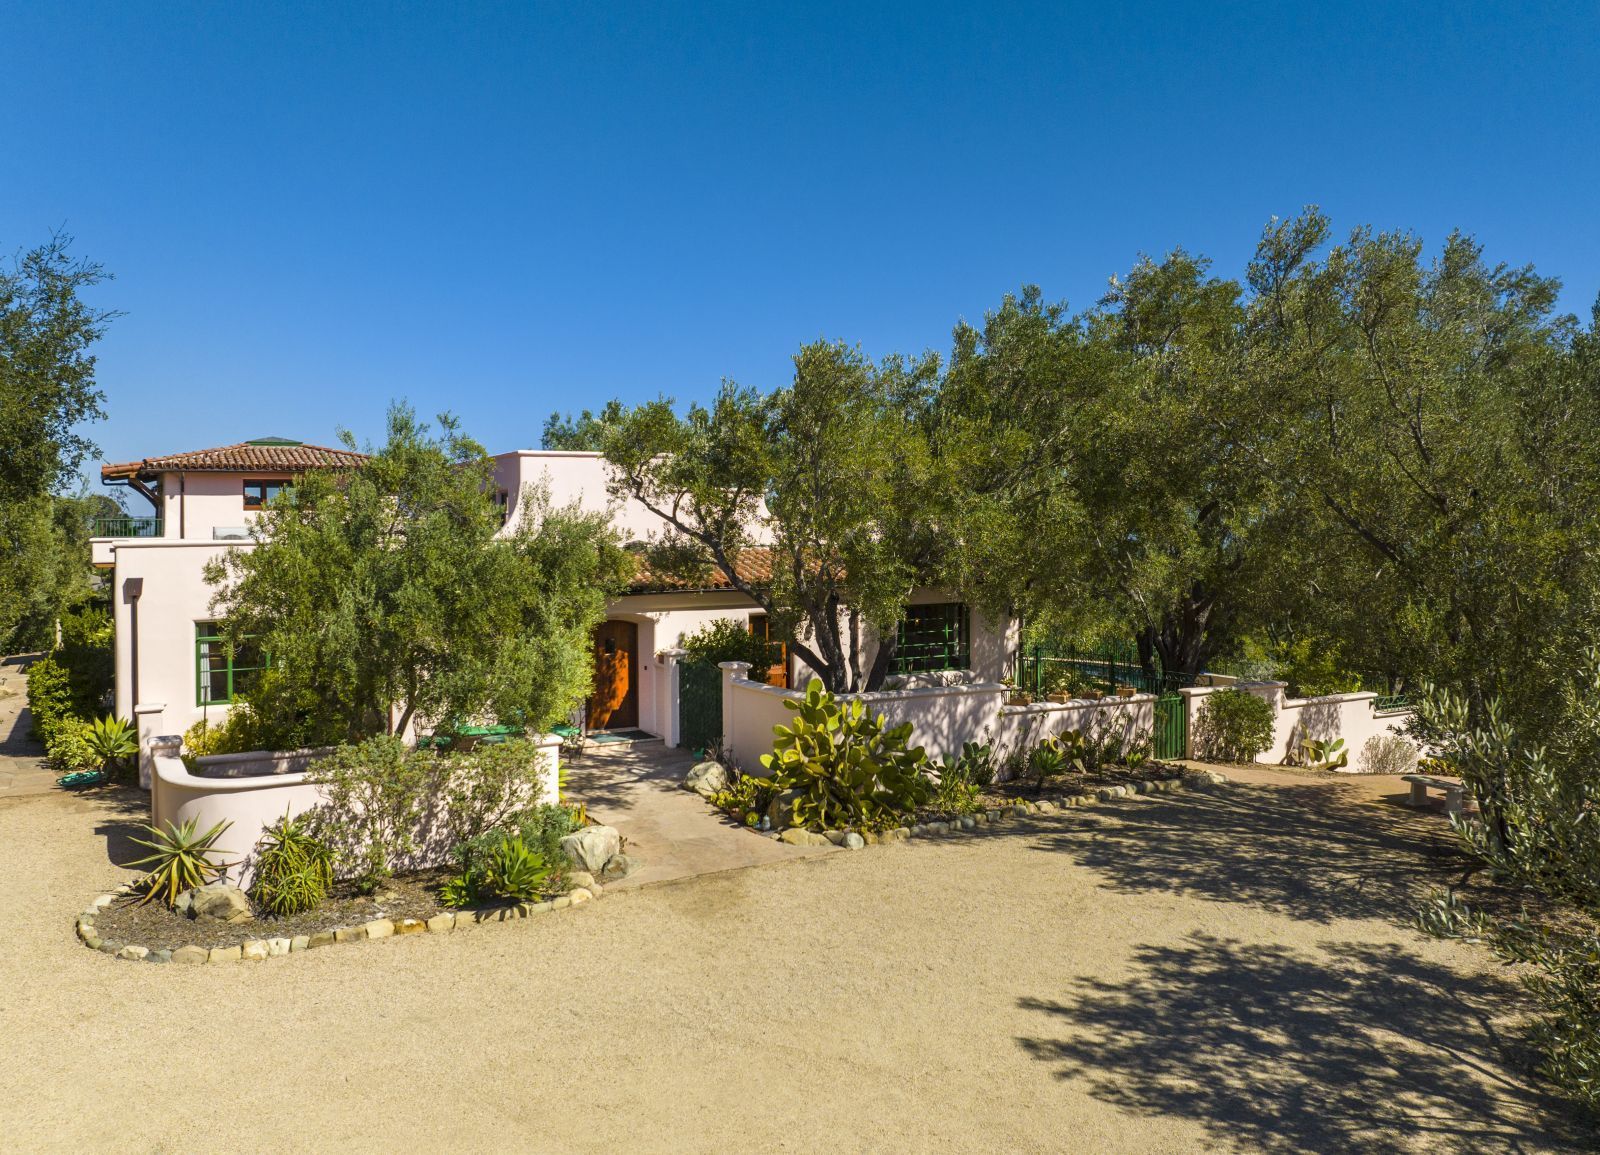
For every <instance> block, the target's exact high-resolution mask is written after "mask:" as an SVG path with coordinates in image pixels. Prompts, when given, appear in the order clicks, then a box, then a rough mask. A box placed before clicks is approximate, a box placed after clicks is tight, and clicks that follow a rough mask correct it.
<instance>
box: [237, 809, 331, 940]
mask: <svg viewBox="0 0 1600 1155" xmlns="http://www.w3.org/2000/svg"><path fill="white" fill-rule="evenodd" d="M332 889H333V851H331V850H329V849H328V847H327V846H326V845H324V844H323V842H322V841H321V840H320V839H318V838H317V837H315V836H314V835H313V834H312V833H311V827H310V823H309V821H308V820H307V819H306V818H305V817H303V816H302V817H299V818H290V817H289V816H288V815H287V814H286V815H284V816H283V817H282V818H280V819H278V821H276V822H274V823H273V824H272V825H271V826H269V827H267V829H266V832H265V833H264V834H263V835H262V837H261V841H260V842H258V843H257V844H256V863H255V876H254V878H253V879H252V880H251V883H250V897H251V898H252V899H254V900H255V902H256V905H257V906H259V907H261V908H262V909H263V910H265V911H267V912H268V913H270V914H275V915H278V916H280V917H282V916H284V915H291V914H302V913H304V912H305V911H308V910H315V909H316V908H317V907H318V906H320V905H322V903H323V901H324V900H325V899H326V898H327V897H328V892H329V891H331V890H332Z"/></svg>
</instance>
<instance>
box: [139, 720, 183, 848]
mask: <svg viewBox="0 0 1600 1155" xmlns="http://www.w3.org/2000/svg"><path fill="white" fill-rule="evenodd" d="M144 749H145V750H148V751H149V755H148V756H149V759H150V824H151V825H152V826H161V825H162V824H163V823H164V822H171V821H172V820H173V818H175V817H176V815H175V813H174V812H173V810H172V808H171V807H170V806H168V805H167V804H166V800H165V799H163V798H162V797H161V775H159V774H157V773H156V772H155V764H156V759H158V758H177V757H178V756H179V755H180V754H182V753H183V737H182V735H179V734H155V735H152V736H151V738H150V741H149V742H147V743H145V744H144ZM142 762H143V759H142V758H141V763H142Z"/></svg>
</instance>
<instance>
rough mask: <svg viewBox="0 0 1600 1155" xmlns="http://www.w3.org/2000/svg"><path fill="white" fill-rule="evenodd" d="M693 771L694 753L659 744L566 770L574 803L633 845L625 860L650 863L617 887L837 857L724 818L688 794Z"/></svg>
mask: <svg viewBox="0 0 1600 1155" xmlns="http://www.w3.org/2000/svg"><path fill="white" fill-rule="evenodd" d="M693 765H694V759H693V758H691V757H690V756H689V753H688V751H686V750H678V749H673V748H668V747H667V746H665V745H663V744H662V743H661V742H659V741H655V742H635V743H631V744H624V743H617V744H615V745H610V746H599V747H595V746H591V747H590V748H589V749H588V750H586V751H584V754H583V757H581V758H580V759H578V761H577V762H576V763H574V764H571V765H569V766H568V767H567V795H568V797H569V798H571V799H573V800H574V801H582V802H584V803H586V804H587V805H588V807H589V816H590V817H591V818H593V819H594V820H595V821H596V822H603V823H605V824H606V825H607V826H615V827H616V828H617V829H618V830H619V831H621V832H622V836H623V838H625V839H626V840H627V845H626V846H625V847H624V851H625V853H627V854H628V855H629V857H634V858H638V859H640V860H642V861H643V863H644V866H643V867H642V868H641V869H639V870H636V871H635V872H634V873H633V874H631V875H629V876H628V877H627V878H626V879H625V880H623V881H622V882H619V883H617V884H616V885H617V886H618V887H635V886H644V885H648V884H649V883H652V882H666V881H669V880H671V879H678V878H693V877H695V876H696V875H701V874H714V873H716V872H718V871H722V870H737V869H739V868H741V867H745V866H759V865H761V864H762V863H767V862H784V861H788V860H789V859H794V858H806V857H810V856H813V855H818V854H828V853H830V852H832V851H833V850H834V849H835V848H834V847H832V846H828V847H801V846H788V845H786V844H784V843H782V842H778V841H776V840H775V839H772V838H767V837H763V836H762V835H760V834H757V833H755V832H754V831H751V830H746V829H745V828H743V827H741V826H738V825H736V824H735V823H733V822H732V821H731V820H729V819H727V818H725V817H723V816H722V815H719V814H718V813H717V812H716V811H714V810H712V809H711V807H710V806H708V805H706V803H705V801H704V800H703V799H701V798H700V796H699V795H697V794H692V793H690V792H689V791H687V790H685V789H684V788H683V778H684V775H685V774H687V773H688V772H689V768H690V767H691V766H693ZM606 889H607V890H610V889H612V888H611V887H610V886H608V887H607V888H606Z"/></svg>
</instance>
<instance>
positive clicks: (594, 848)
mask: <svg viewBox="0 0 1600 1155" xmlns="http://www.w3.org/2000/svg"><path fill="white" fill-rule="evenodd" d="M561 852H562V853H563V854H565V855H566V856H567V858H568V860H569V861H570V862H571V863H572V865H573V866H575V867H577V868H578V869H579V870H587V871H588V872H589V873H590V874H598V873H600V872H601V871H603V870H604V869H605V865H606V863H607V862H609V861H610V860H611V857H612V856H613V855H616V854H621V853H622V835H620V834H618V833H617V831H616V828H615V827H612V826H585V827H584V828H583V829H582V830H577V831H574V832H573V833H571V834H569V835H567V836H566V837H565V838H563V839H562V840H561Z"/></svg>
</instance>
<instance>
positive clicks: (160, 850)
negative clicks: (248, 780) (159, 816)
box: [128, 818, 234, 906]
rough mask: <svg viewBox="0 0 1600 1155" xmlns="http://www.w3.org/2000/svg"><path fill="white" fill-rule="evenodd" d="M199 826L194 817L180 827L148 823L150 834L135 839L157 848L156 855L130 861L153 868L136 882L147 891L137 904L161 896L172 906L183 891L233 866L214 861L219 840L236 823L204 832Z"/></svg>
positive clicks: (205, 881)
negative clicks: (201, 831)
mask: <svg viewBox="0 0 1600 1155" xmlns="http://www.w3.org/2000/svg"><path fill="white" fill-rule="evenodd" d="M198 825H199V819H196V818H191V819H189V821H187V822H185V823H183V824H182V825H179V826H174V825H173V824H172V823H171V822H168V823H167V828H166V829H165V830H161V829H159V828H158V827H155V826H146V827H145V830H147V831H148V832H149V833H150V837H149V838H147V839H146V838H135V839H134V840H133V841H135V842H137V843H138V844H139V845H140V846H148V847H149V848H150V849H151V850H153V851H155V853H154V854H151V855H148V856H146V857H144V858H141V859H139V860H138V861H137V862H130V863H129V864H128V865H129V866H151V867H153V868H154V869H152V870H151V871H150V873H149V874H147V875H145V876H144V877H143V878H141V879H140V880H139V881H138V883H136V884H135V885H136V886H137V888H138V889H139V890H141V891H143V892H144V895H143V897H142V898H140V899H139V903H138V905H140V906H143V905H144V904H145V903H147V902H149V901H150V900H151V899H153V898H157V897H159V898H160V899H161V901H162V902H164V903H166V905H168V906H172V905H173V904H174V903H176V902H177V901H178V896H179V895H180V894H182V893H183V892H184V891H186V890H193V889H194V888H195V887H197V886H204V885H205V884H206V883H208V882H210V881H211V880H212V879H214V878H218V877H220V876H221V875H222V873H223V872H224V871H226V870H227V869H228V867H230V866H232V865H234V864H233V863H231V862H217V861H214V860H213V857H212V856H213V855H215V854H216V853H217V851H216V849H215V846H216V841H217V839H218V838H220V837H221V836H222V832H223V831H224V830H226V829H228V827H230V826H232V825H233V823H231V822H219V823H217V824H216V825H215V826H213V827H212V828H211V829H210V830H208V831H206V832H205V833H204V834H197V833H196V829H197V827H198Z"/></svg>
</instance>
